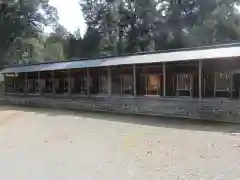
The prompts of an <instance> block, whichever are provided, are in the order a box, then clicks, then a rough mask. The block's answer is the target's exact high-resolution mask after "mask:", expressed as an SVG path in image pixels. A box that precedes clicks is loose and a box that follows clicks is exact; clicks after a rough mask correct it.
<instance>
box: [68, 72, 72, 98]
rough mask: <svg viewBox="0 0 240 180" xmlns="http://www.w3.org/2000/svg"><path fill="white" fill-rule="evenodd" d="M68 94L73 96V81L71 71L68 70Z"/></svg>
mask: <svg viewBox="0 0 240 180" xmlns="http://www.w3.org/2000/svg"><path fill="white" fill-rule="evenodd" d="M68 94H69V95H70V96H71V94H72V81H71V70H70V69H69V70H68Z"/></svg>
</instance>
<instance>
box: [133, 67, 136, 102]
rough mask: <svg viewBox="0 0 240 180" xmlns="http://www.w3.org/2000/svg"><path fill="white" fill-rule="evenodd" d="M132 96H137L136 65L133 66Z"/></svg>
mask: <svg viewBox="0 0 240 180" xmlns="http://www.w3.org/2000/svg"><path fill="white" fill-rule="evenodd" d="M133 95H134V97H136V95H137V85H136V65H135V64H134V65H133Z"/></svg>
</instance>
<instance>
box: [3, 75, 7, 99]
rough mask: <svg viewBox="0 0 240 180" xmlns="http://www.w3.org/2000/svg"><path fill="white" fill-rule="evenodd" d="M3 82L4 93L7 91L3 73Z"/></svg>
mask: <svg viewBox="0 0 240 180" xmlns="http://www.w3.org/2000/svg"><path fill="white" fill-rule="evenodd" d="M3 82H4V84H3V93H4V94H6V93H7V92H6V85H7V83H6V74H3Z"/></svg>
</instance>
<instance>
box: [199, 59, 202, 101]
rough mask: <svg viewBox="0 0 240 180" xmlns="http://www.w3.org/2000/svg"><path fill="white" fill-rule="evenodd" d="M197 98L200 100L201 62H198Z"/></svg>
mask: <svg viewBox="0 0 240 180" xmlns="http://www.w3.org/2000/svg"><path fill="white" fill-rule="evenodd" d="M198 97H199V99H200V100H201V99H202V60H199V61H198Z"/></svg>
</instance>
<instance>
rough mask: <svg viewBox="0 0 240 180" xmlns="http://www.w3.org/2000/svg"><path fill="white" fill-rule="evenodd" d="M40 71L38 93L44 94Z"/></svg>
mask: <svg viewBox="0 0 240 180" xmlns="http://www.w3.org/2000/svg"><path fill="white" fill-rule="evenodd" d="M40 75H41V74H40V71H38V93H39V94H41V93H42V87H41V76H40Z"/></svg>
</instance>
